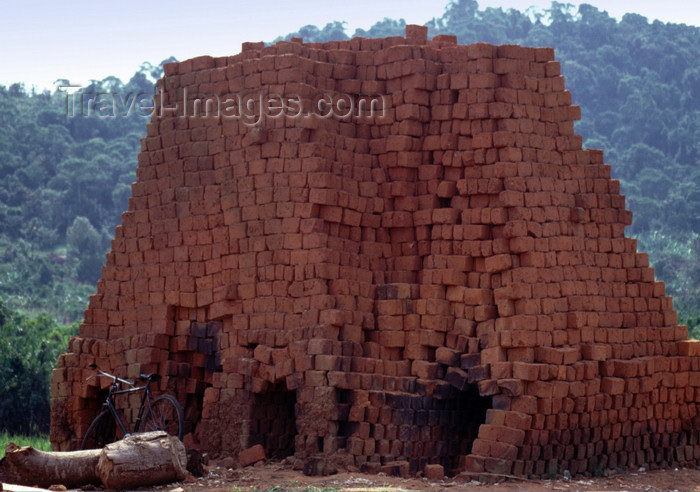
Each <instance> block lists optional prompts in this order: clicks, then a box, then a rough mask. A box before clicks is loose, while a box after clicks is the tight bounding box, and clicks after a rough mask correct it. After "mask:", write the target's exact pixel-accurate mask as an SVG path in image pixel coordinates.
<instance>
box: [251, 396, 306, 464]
mask: <svg viewBox="0 0 700 492" xmlns="http://www.w3.org/2000/svg"><path fill="white" fill-rule="evenodd" d="M295 406H296V391H288V390H287V387H286V385H285V384H284V383H283V382H282V383H277V384H275V385H270V387H269V389H268V390H267V391H264V392H262V393H256V394H255V398H254V407H253V418H252V422H251V426H250V436H249V441H248V446H254V445H256V444H260V445H262V447H263V448H264V449H265V455H266V456H267V457H268V458H274V459H284V458H286V457H287V456H292V455H294V436H296V418H295V415H296V412H295Z"/></svg>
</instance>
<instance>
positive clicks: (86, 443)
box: [80, 410, 118, 449]
mask: <svg viewBox="0 0 700 492" xmlns="http://www.w3.org/2000/svg"><path fill="white" fill-rule="evenodd" d="M117 440H118V438H117V422H116V421H115V420H114V416H113V415H112V414H111V413H110V412H109V411H107V410H104V411H102V412H100V414H99V415H98V416H97V417H95V420H93V421H92V423H91V424H90V427H88V430H87V433H85V437H83V442H82V444H81V445H80V449H101V448H103V447H105V446H106V445H107V444H109V443H111V442H114V441H117Z"/></svg>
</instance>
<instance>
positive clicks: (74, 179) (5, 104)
mask: <svg viewBox="0 0 700 492" xmlns="http://www.w3.org/2000/svg"><path fill="white" fill-rule="evenodd" d="M161 73H162V64H161V66H158V67H153V66H151V65H150V64H147V63H145V64H143V65H142V67H141V69H140V70H139V71H138V72H137V73H136V74H134V76H133V77H132V78H131V80H129V82H128V83H126V84H124V83H122V82H121V81H120V80H119V79H117V78H114V77H110V78H107V79H105V80H102V81H93V82H92V83H91V84H90V86H88V87H84V88H82V89H80V94H82V105H81V104H80V97H81V96H79V93H76V94H73V95H69V94H68V93H67V92H66V90H65V89H64V90H61V91H56V92H54V93H53V94H50V93H49V92H44V93H40V94H37V93H35V92H27V91H26V90H25V89H24V87H23V86H21V85H19V84H14V85H12V86H10V87H9V88H6V87H3V86H0V299H4V300H5V301H6V303H7V304H8V305H10V306H12V307H15V308H20V309H22V310H25V311H31V312H46V313H49V314H51V315H52V316H55V317H58V318H59V319H61V320H62V321H64V322H72V321H74V320H76V319H79V318H81V317H82V313H83V310H84V309H85V307H86V305H87V299H88V296H89V295H90V294H91V293H92V292H93V291H94V289H95V282H96V281H97V279H98V278H99V276H100V270H101V267H102V265H103V264H104V255H105V252H106V251H107V250H108V249H109V245H110V240H111V238H112V237H113V235H114V226H115V225H117V224H118V223H119V220H120V216H121V213H122V211H124V210H125V209H126V207H127V203H128V199H129V196H130V195H131V183H132V182H133V181H134V180H135V178H136V174H135V169H136V158H137V154H138V150H139V141H140V138H141V137H142V136H143V135H144V133H145V124H146V121H147V120H146V119H145V118H143V117H139V116H138V113H137V112H135V111H132V113H131V114H129V115H128V116H125V113H126V111H125V110H122V109H121V108H119V109H118V110H117V114H116V117H114V116H115V114H114V111H111V112H110V113H102V116H97V115H96V114H92V115H90V116H88V113H87V107H88V104H87V101H88V100H89V99H90V98H93V99H94V97H95V96H94V94H97V93H107V94H111V93H116V94H119V95H120V97H122V99H127V98H129V99H128V101H129V103H130V102H131V101H133V98H134V97H137V96H138V95H139V94H146V95H150V97H152V95H153V91H154V80H155V79H156V78H157V77H159V76H160V74H161ZM90 94H93V95H92V96H91V95H90ZM110 97H111V96H103V100H108V99H109V98H110ZM73 101H77V102H78V103H77V105H76V106H77V108H78V109H76V110H75V111H74V110H73ZM108 102H109V101H108ZM80 107H83V108H84V109H83V112H82V113H81V112H80V109H79V108H80ZM68 111H70V112H71V114H75V117H72V118H68V117H67V112H68Z"/></svg>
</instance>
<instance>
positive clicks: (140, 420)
mask: <svg viewBox="0 0 700 492" xmlns="http://www.w3.org/2000/svg"><path fill="white" fill-rule="evenodd" d="M90 367H91V368H93V369H96V370H97V372H98V374H93V375H92V376H89V377H88V378H87V379H86V381H89V380H90V379H92V378H95V377H100V376H105V377H108V378H111V379H112V382H111V383H110V385H109V393H108V394H107V398H106V399H105V401H104V403H103V404H102V410H101V411H100V413H99V414H98V415H97V417H95V420H93V421H92V423H91V424H90V426H89V427H88V430H87V433H86V434H85V437H83V441H82V444H81V446H80V449H98V448H102V447H104V446H105V445H107V444H109V443H111V442H114V441H118V440H120V439H123V438H124V437H127V436H128V435H130V434H135V433H137V432H149V431H154V430H163V431H165V432H167V433H168V434H170V435H173V436H177V438H178V439H180V440H182V437H183V432H184V421H185V418H184V416H183V413H182V408H181V407H180V403H178V401H177V399H175V397H174V396H172V395H167V394H166V395H160V396H158V397H156V398H155V399H153V400H152V393H151V389H150V384H151V383H155V382H158V381H160V379H161V376H160V375H158V374H141V376H140V379H141V380H142V381H144V382H145V383H146V384H145V385H144V386H136V382H132V381H127V380H126V379H122V378H119V377H117V376H114V375H112V374H109V373H107V372H104V371H103V370H101V369H100V368H99V367H97V365H96V364H90ZM122 385H126V386H128V388H126V389H122ZM137 391H143V398H141V406H140V407H139V413H138V415H137V417H136V422H135V423H134V430H133V432H129V431H128V430H127V428H126V426H125V425H124V422H122V419H121V418H120V417H119V413H118V412H117V408H116V406H115V404H114V402H115V399H116V397H117V395H123V394H127V393H134V392H137ZM151 400H152V401H151ZM144 412H145V415H144ZM142 427H143V430H141V428H142Z"/></svg>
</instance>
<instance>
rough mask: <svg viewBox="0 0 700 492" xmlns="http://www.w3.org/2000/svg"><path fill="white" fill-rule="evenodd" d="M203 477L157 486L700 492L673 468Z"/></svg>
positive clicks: (698, 482) (270, 469) (262, 467)
mask: <svg viewBox="0 0 700 492" xmlns="http://www.w3.org/2000/svg"><path fill="white" fill-rule="evenodd" d="M207 468H208V469H207V470H206V471H205V474H204V476H202V477H200V478H197V479H195V478H194V477H189V479H188V480H186V481H184V482H181V483H174V484H169V485H165V486H161V487H158V490H159V491H174V492H179V491H204V490H207V491H220V492H223V491H227V492H238V491H240V492H244V491H245V492H252V491H265V490H269V491H273V490H278V491H279V490H290V491H360V490H362V491H382V492H388V491H393V490H398V491H458V490H464V491H476V490H486V491H518V490H528V491H560V490H561V491H569V490H571V491H573V490H605V491H607V490H638V491H658V490H688V491H691V490H692V491H700V470H696V469H670V470H654V471H646V470H644V469H641V468H640V469H639V470H638V471H625V472H612V473H611V474H609V476H603V477H579V476H577V477H574V478H572V479H568V480H567V479H566V478H565V477H561V476H560V477H556V478H555V479H552V480H529V479H519V478H507V477H497V476H492V477H482V480H485V479H486V478H488V481H481V482H480V481H476V480H470V478H468V477H461V478H460V477H455V478H445V479H442V480H428V479H427V478H400V477H391V476H387V475H383V474H381V473H380V474H378V475H367V474H363V473H347V472H341V473H337V474H335V475H330V476H326V477H320V476H319V477H308V476H305V475H304V474H303V473H302V472H301V471H297V470H293V469H292V466H291V464H288V463H285V462H270V461H268V462H266V463H262V462H261V463H257V464H256V465H254V466H249V467H246V468H243V469H230V468H226V467H223V466H210V467H207Z"/></svg>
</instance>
